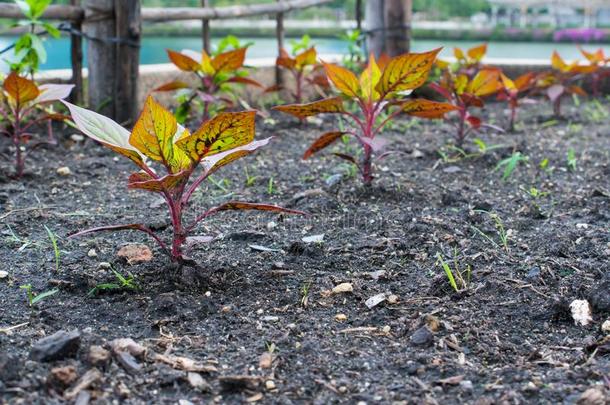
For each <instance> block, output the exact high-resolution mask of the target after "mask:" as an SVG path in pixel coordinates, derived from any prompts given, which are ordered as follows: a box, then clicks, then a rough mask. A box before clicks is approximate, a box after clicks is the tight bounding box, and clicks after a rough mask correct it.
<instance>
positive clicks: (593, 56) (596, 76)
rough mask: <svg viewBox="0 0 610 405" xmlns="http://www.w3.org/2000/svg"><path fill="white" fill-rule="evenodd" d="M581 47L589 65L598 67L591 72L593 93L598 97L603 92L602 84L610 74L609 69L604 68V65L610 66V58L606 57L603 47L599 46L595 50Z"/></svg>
mask: <svg viewBox="0 0 610 405" xmlns="http://www.w3.org/2000/svg"><path fill="white" fill-rule="evenodd" d="M579 49H580V53H581V54H582V55H583V56H584V57H585V58H586V59H587V61H588V62H589V65H590V66H595V67H596V69H595V70H594V71H593V72H591V89H592V90H593V95H594V96H596V97H597V96H599V95H600V93H601V85H602V83H603V81H604V79H605V78H606V77H608V76H610V72H609V71H608V69H604V67H606V66H609V64H610V58H607V57H606V55H605V53H604V49H603V48H599V49H598V50H597V51H595V52H587V51H585V50H584V49H583V48H579Z"/></svg>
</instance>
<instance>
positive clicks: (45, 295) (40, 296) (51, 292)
mask: <svg viewBox="0 0 610 405" xmlns="http://www.w3.org/2000/svg"><path fill="white" fill-rule="evenodd" d="M58 292H59V289H57V288H55V289H53V290H49V291H45V292H42V293H40V294H38V295H37V296H35V297H34V298H32V300H31V301H30V305H36V303H37V302H39V301H42V300H44V299H45V298H48V297H50V296H51V295H54V294H57V293H58Z"/></svg>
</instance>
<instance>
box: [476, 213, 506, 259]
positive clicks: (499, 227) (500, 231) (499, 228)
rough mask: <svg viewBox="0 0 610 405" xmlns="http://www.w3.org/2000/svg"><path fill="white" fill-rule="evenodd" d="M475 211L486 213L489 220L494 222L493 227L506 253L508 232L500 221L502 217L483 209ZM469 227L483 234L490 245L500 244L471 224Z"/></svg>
mask: <svg viewBox="0 0 610 405" xmlns="http://www.w3.org/2000/svg"><path fill="white" fill-rule="evenodd" d="M475 212H479V213H482V214H486V215H488V216H489V218H491V220H492V221H493V222H494V227H495V229H496V234H497V235H498V239H499V241H500V245H501V246H502V247H503V248H504V250H505V251H506V253H508V252H509V249H508V241H509V238H510V233H509V231H507V230H506V228H505V227H504V222H502V218H500V216H499V215H498V214H496V213H495V212H489V211H485V210H475ZM471 228H472V229H473V230H474V231H476V232H477V233H478V234H479V235H481V236H483V237H484V238H485V239H487V240H488V241H489V242H491V244H492V245H494V246H496V247H499V246H500V245H499V244H498V243H497V242H496V241H495V240H494V239H493V238H492V237H490V236H489V235H487V234H486V233H485V232H483V231H481V230H480V229H479V228H477V227H476V226H471Z"/></svg>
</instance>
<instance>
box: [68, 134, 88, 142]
mask: <svg viewBox="0 0 610 405" xmlns="http://www.w3.org/2000/svg"><path fill="white" fill-rule="evenodd" d="M70 139H71V140H73V141H74V142H82V141H84V140H85V137H84V136H82V135H81V134H72V135H70Z"/></svg>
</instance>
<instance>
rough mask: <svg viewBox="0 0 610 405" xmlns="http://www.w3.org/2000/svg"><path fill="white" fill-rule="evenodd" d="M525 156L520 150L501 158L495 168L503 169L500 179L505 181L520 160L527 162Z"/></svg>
mask: <svg viewBox="0 0 610 405" xmlns="http://www.w3.org/2000/svg"><path fill="white" fill-rule="evenodd" d="M527 161H528V158H527V156H524V155H523V154H522V153H521V152H513V154H512V155H510V156H509V157H507V158H506V159H502V160H500V161H499V162H498V164H497V165H496V168H495V169H494V171H496V170H500V169H502V168H503V169H504V170H503V171H502V180H504V181H506V180H508V179H509V178H510V176H512V174H513V172H514V171H515V169H516V168H517V166H518V165H519V163H521V162H524V163H525V162H527Z"/></svg>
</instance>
